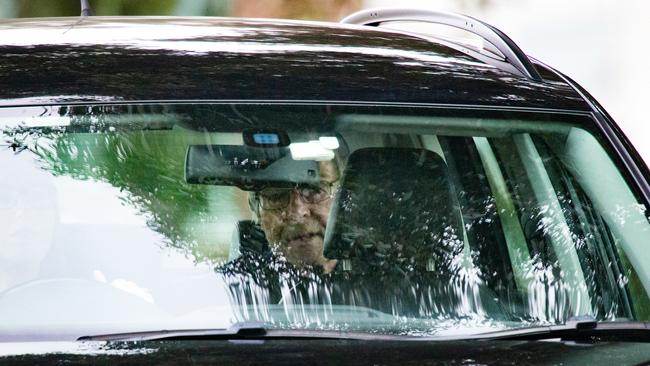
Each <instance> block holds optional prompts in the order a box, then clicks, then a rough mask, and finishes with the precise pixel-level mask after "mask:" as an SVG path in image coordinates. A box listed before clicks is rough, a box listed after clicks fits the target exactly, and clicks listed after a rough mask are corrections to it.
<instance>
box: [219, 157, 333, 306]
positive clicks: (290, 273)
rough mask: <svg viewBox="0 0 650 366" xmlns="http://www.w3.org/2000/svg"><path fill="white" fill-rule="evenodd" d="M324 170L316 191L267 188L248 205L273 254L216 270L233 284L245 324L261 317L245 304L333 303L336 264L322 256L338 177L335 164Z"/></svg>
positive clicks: (247, 254) (245, 256) (258, 253)
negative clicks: (333, 272)
mask: <svg viewBox="0 0 650 366" xmlns="http://www.w3.org/2000/svg"><path fill="white" fill-rule="evenodd" d="M319 169H320V184H319V186H317V187H294V188H275V187H268V188H265V189H263V190H262V191H260V192H254V193H251V194H250V196H249V205H250V207H251V210H252V211H253V213H254V214H255V216H256V219H257V221H258V223H259V225H260V227H261V228H262V231H263V232H264V234H263V235H264V237H265V238H266V241H267V242H268V243H269V248H268V249H270V250H268V249H267V250H257V249H256V250H242V253H241V256H240V257H238V258H237V259H235V260H233V261H230V262H228V263H226V264H224V265H222V266H219V267H217V268H216V271H217V273H219V274H221V275H223V276H224V278H225V279H226V283H228V284H229V291H230V294H231V296H232V299H231V300H232V302H233V304H239V305H242V307H238V309H239V310H241V311H243V312H244V313H242V315H241V316H242V319H248V318H249V317H253V318H254V317H256V316H257V315H255V314H250V313H248V312H249V311H252V310H251V309H248V308H247V307H246V306H245V305H246V304H279V303H284V304H291V303H294V304H305V303H311V302H313V303H315V304H324V303H327V302H329V301H330V300H329V299H330V297H331V296H330V293H331V279H330V276H329V275H328V273H330V272H331V271H332V270H333V269H334V267H335V266H336V260H330V259H327V258H325V257H324V256H323V245H324V243H323V238H324V234H325V227H326V225H327V219H328V216H329V211H330V207H331V205H332V202H333V199H334V195H335V194H336V188H337V183H338V178H339V174H338V171H337V167H336V164H335V163H334V162H332V161H325V162H320V163H319ZM255 236H257V234H256V235H255ZM315 288H316V290H314V289H315ZM244 314H248V315H244Z"/></svg>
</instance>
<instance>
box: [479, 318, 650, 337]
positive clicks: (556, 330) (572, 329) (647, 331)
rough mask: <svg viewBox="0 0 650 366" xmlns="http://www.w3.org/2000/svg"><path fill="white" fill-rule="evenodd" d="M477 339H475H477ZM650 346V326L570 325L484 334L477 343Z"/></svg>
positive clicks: (589, 323)
mask: <svg viewBox="0 0 650 366" xmlns="http://www.w3.org/2000/svg"><path fill="white" fill-rule="evenodd" d="M473 338H474V337H473ZM556 338H558V339H561V340H570V341H598V340H607V341H619V342H650V322H597V321H595V320H578V321H568V322H567V323H566V324H564V325H551V326H544V327H533V328H518V329H512V330H504V331H499V332H494V333H484V334H481V335H478V336H477V337H475V338H474V339H483V340H530V341H536V340H545V339H556Z"/></svg>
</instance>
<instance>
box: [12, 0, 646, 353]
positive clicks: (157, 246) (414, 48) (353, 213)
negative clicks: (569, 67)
mask: <svg viewBox="0 0 650 366" xmlns="http://www.w3.org/2000/svg"><path fill="white" fill-rule="evenodd" d="M83 3H84V2H82V4H83ZM88 14H89V12H88V8H84V10H83V11H82V16H81V17H75V18H72V17H70V18H68V17H63V18H38V19H11V20H3V21H2V22H0V35H1V36H0V40H1V41H0V60H1V61H0V85H2V87H0V131H1V135H0V136H1V140H0V143H1V144H2V146H0V167H1V169H2V175H1V178H0V222H2V239H1V245H0V362H2V363H12V362H13V363H23V364H37V363H38V364H41V363H64V362H72V363H80V364H83V363H93V364H95V363H114V362H119V363H122V364H126V363H130V364H142V363H158V362H160V363H196V364H204V363H219V362H220V363H230V362H233V363H241V364H260V363H267V364H287V363H291V364H295V363H304V364H434V363H436V364H437V363H439V364H456V363H457V364H461V363H462V364H513V363H515V364H551V363H553V364H555V363H567V364H573V363H576V364H594V365H596V364H607V365H611V364H617V365H618V364H640V363H645V362H648V361H650V345H649V343H648V340H650V332H649V331H648V321H649V320H650V298H649V297H648V290H649V289H650V251H648V250H647V243H648V240H649V239H650V222H649V218H648V204H650V200H649V199H650V186H649V185H648V182H649V177H650V175H649V174H648V170H647V167H646V165H645V164H644V163H643V161H642V160H641V158H640V157H639V155H638V154H637V152H636V150H635V149H634V147H633V146H632V145H631V144H630V142H629V141H628V139H627V138H626V137H625V136H624V134H623V133H622V132H621V130H620V128H619V127H618V126H617V125H616V124H615V123H614V121H613V120H612V118H611V117H610V116H609V115H608V114H607V112H606V111H605V110H603V108H602V107H601V106H600V105H599V104H598V102H597V101H596V100H594V99H593V98H592V97H591V96H590V95H589V94H588V93H587V92H586V91H585V90H584V89H583V88H581V87H580V86H579V85H577V84H576V83H575V82H573V81H572V80H571V79H570V78H568V77H567V76H565V75H563V74H562V73H560V72H558V71H556V70H554V69H553V68H551V67H549V66H547V65H545V64H543V63H542V62H540V61H538V60H536V59H534V58H532V57H529V56H527V55H526V54H525V53H524V52H523V51H522V50H521V49H520V48H519V47H518V46H517V45H516V44H515V43H514V42H513V41H512V40H511V39H510V38H508V36H507V35H505V34H503V33H502V32H500V31H499V30H498V29H496V28H495V27H493V26H491V25H489V24H487V23H485V22H483V21H480V20H477V19H474V18H471V17H468V16H464V15H459V14H452V13H445V12H437V11H425V10H413V9H370V10H363V11H360V12H358V13H355V14H352V15H350V16H349V17H346V18H345V19H343V20H342V21H341V22H340V23H329V22H311V21H294V20H270V19H237V18H214V17H102V16H88ZM405 21H408V22H417V23H424V24H438V25H444V26H449V27H452V28H455V29H460V30H463V31H465V32H469V33H471V34H472V35H473V36H475V37H480V39H482V40H483V42H484V44H485V45H484V46H482V47H479V46H477V45H476V44H475V43H474V42H465V41H463V40H462V39H458V38H454V37H451V38H450V37H448V36H446V35H436V34H430V33H427V34H423V33H421V32H420V31H419V30H414V29H407V30H404V29H401V30H399V29H391V28H386V25H390V24H394V23H399V22H405Z"/></svg>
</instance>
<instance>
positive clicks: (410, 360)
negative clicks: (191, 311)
mask: <svg viewBox="0 0 650 366" xmlns="http://www.w3.org/2000/svg"><path fill="white" fill-rule="evenodd" d="M80 349H81V350H80V351H78V352H74V353H72V352H71V353H44V354H25V355H16V356H9V357H0V363H2V364H12V365H36V364H75V365H86V364H92V365H106V364H111V365H143V364H165V365H176V364H189V365H204V364H210V365H232V364H236V365H240V366H243V365H262V364H264V365H295V364H304V365H607V366H611V365H637V364H641V363H645V362H648V361H650V344H647V343H605V342H603V343H598V342H596V343H572V342H557V341H554V342H513V341H455V342H440V341H433V342H432V341H358V340H322V339H311V340H309V339H307V340H296V339H284V340H282V339H277V340H254V339H251V340H236V341H235V340H232V341H224V340H220V341H207V340H205V341H201V340H193V341H156V342H112V343H107V344H104V343H103V342H95V344H93V342H88V343H85V344H83V346H82V347H80Z"/></svg>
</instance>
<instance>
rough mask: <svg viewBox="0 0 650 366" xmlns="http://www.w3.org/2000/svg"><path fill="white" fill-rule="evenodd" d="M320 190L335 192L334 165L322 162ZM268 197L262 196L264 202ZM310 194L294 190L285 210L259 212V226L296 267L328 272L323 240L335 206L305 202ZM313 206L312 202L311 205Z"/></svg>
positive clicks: (325, 201) (327, 200) (318, 201)
mask: <svg viewBox="0 0 650 366" xmlns="http://www.w3.org/2000/svg"><path fill="white" fill-rule="evenodd" d="M319 167H320V179H321V186H324V187H329V188H332V189H333V187H332V184H333V183H334V182H336V181H337V180H338V172H337V170H336V165H335V164H334V163H333V162H329V161H328V162H320V163H319ZM265 193H268V192H264V191H263V192H262V197H261V200H264V199H265V197H268V196H265ZM305 193H308V192H305V191H303V192H302V193H301V191H300V190H298V189H294V190H291V191H290V196H291V197H290V199H289V202H288V204H287V205H286V207H285V208H280V209H265V208H264V205H262V207H261V209H260V224H261V226H262V229H263V230H264V233H265V234H266V239H267V240H268V241H269V243H271V245H277V246H278V249H279V250H280V251H281V252H282V254H283V255H284V256H285V257H286V258H287V260H288V261H289V262H290V263H292V264H295V265H305V264H306V265H313V266H323V267H325V268H326V269H327V267H328V265H331V261H329V260H327V259H326V258H325V257H323V236H324V234H325V225H326V224H327V217H328V215H329V210H330V207H331V205H332V197H331V196H330V195H327V196H324V197H325V198H324V199H322V200H321V199H320V198H318V199H309V198H305V197H304V194H305ZM310 200H311V201H314V202H309V201H310Z"/></svg>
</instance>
